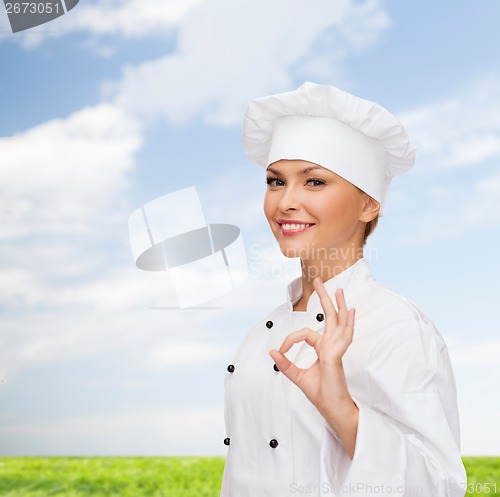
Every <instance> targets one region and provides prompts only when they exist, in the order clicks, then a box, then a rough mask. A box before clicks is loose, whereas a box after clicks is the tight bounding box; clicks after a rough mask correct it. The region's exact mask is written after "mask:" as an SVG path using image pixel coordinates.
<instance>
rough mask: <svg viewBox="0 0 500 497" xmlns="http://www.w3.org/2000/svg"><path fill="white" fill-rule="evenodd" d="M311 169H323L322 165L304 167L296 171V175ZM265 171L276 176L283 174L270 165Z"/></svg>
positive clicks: (306, 172)
mask: <svg viewBox="0 0 500 497" xmlns="http://www.w3.org/2000/svg"><path fill="white" fill-rule="evenodd" d="M313 169H324V167H321V166H311V167H306V168H305V169H301V170H300V171H297V176H301V175H303V174H308V173H309V172H311V171H312V170H313ZM266 171H269V172H270V173H273V174H276V175H277V176H282V175H283V173H281V172H279V171H277V170H276V169H273V168H272V167H268V168H267V169H266Z"/></svg>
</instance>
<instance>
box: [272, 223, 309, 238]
mask: <svg viewBox="0 0 500 497" xmlns="http://www.w3.org/2000/svg"><path fill="white" fill-rule="evenodd" d="M278 224H279V226H280V228H281V232H282V233H283V234H284V235H287V236H288V235H296V234H298V233H302V232H303V231H305V230H307V229H308V228H311V227H312V226H314V224H308V223H278Z"/></svg>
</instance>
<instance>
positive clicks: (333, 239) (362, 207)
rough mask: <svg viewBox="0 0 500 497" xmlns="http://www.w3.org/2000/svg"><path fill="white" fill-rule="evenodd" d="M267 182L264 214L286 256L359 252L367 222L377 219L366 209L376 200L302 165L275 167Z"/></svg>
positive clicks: (332, 175) (318, 256)
mask: <svg viewBox="0 0 500 497" xmlns="http://www.w3.org/2000/svg"><path fill="white" fill-rule="evenodd" d="M266 182H267V185H268V186H267V192H266V195H265V198H264V213H265V215H266V218H267V220H268V222H269V225H270V226H271V230H272V232H273V234H274V236H275V237H276V240H277V241H278V243H279V246H280V249H281V251H282V253H283V254H284V255H285V256H286V257H300V258H301V259H303V260H306V259H309V260H315V259H325V257H327V258H329V259H332V258H336V257H335V254H338V253H339V252H338V251H339V250H353V249H354V250H358V249H360V248H361V247H362V244H363V233H364V229H365V223H366V222H368V221H370V219H371V217H375V215H371V216H370V213H368V214H367V212H366V205H367V202H368V203H369V202H371V203H372V205H373V203H374V202H375V201H374V200H373V199H370V197H369V196H368V195H367V194H366V193H364V192H362V191H361V190H360V189H359V188H357V187H356V186H354V185H353V184H352V183H349V181H347V180H345V179H343V178H341V177H340V176H338V175H337V174H335V173H334V172H332V171H330V170H329V169H325V168H324V167H321V166H318V165H317V164H313V163H311V162H307V161H303V160H280V161H277V162H274V163H273V164H271V165H270V166H269V167H268V168H267V171H266ZM375 203H376V202H375ZM377 205H378V204H377Z"/></svg>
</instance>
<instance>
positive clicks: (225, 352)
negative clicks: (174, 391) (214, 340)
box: [146, 341, 232, 371]
mask: <svg viewBox="0 0 500 497" xmlns="http://www.w3.org/2000/svg"><path fill="white" fill-rule="evenodd" d="M231 352H232V350H231V349H230V348H228V347H223V346H220V345H214V344H209V343H201V342H174V341H169V342H163V343H159V344H157V345H156V346H155V348H154V349H153V350H151V351H150V352H149V353H148V355H147V356H146V363H147V364H148V367H150V368H151V369H153V370H154V371H162V370H166V369H169V368H172V367H175V366H179V365H182V364H202V363H206V362H212V361H216V360H218V359H222V358H224V357H229V356H230V354H231Z"/></svg>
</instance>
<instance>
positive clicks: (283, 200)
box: [278, 186, 300, 212]
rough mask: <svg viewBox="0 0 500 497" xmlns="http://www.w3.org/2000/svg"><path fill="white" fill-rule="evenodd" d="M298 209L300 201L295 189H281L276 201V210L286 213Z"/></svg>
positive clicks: (289, 187) (290, 187) (288, 187)
mask: <svg viewBox="0 0 500 497" xmlns="http://www.w3.org/2000/svg"><path fill="white" fill-rule="evenodd" d="M299 207H300V199H299V195H298V192H297V191H296V189H295V188H293V187H292V186H287V187H285V188H283V190H282V193H281V196H280V199H279V201H278V209H279V210H280V211H282V212H286V211H288V210H297V209H298V208H299Z"/></svg>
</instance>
